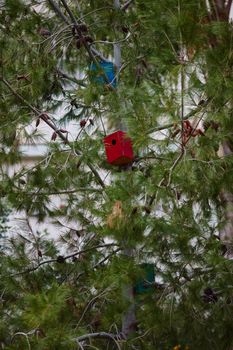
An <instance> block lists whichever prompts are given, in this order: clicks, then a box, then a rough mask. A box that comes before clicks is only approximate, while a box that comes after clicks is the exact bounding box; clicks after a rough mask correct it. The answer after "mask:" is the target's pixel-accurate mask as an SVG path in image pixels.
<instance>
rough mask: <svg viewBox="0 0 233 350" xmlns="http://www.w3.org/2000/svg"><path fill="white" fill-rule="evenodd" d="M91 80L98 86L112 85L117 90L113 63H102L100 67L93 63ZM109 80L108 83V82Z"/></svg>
mask: <svg viewBox="0 0 233 350" xmlns="http://www.w3.org/2000/svg"><path fill="white" fill-rule="evenodd" d="M90 73H91V80H92V81H93V82H94V83H97V84H101V85H104V84H110V85H111V86H112V87H114V88H116V85H117V84H116V76H115V67H114V64H113V63H112V62H106V61H100V62H99V67H98V66H97V65H96V64H95V63H92V64H91V66H90ZM106 80H108V82H107V81H106Z"/></svg>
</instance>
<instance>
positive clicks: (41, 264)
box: [9, 243, 120, 277]
mask: <svg viewBox="0 0 233 350" xmlns="http://www.w3.org/2000/svg"><path fill="white" fill-rule="evenodd" d="M116 246H118V244H115V243H106V244H100V245H97V246H94V247H90V248H87V249H84V250H80V251H78V252H75V253H73V254H69V255H66V256H64V257H63V260H64V261H65V260H67V259H70V258H73V257H75V256H77V255H81V254H84V253H86V252H89V251H91V250H94V249H99V248H107V247H116ZM119 250H120V248H119V249H118V250H117V251H119ZM114 252H115V251H114ZM110 255H112V253H111V254H110ZM55 262H57V259H49V260H45V261H41V262H40V263H39V264H38V265H36V266H34V267H31V268H28V269H26V270H24V271H22V272H18V273H15V274H12V275H10V276H9V277H15V276H21V275H25V274H28V273H31V272H34V271H36V270H38V269H39V268H40V267H41V266H43V265H47V264H51V263H55Z"/></svg>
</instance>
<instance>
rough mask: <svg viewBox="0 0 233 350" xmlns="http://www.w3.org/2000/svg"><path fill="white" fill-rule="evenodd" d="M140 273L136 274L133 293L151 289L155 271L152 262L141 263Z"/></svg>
mask: <svg viewBox="0 0 233 350" xmlns="http://www.w3.org/2000/svg"><path fill="white" fill-rule="evenodd" d="M140 268H141V270H142V273H141V274H140V276H138V279H137V280H136V283H135V286H134V292H135V294H142V293H146V292H149V291H152V290H153V285H154V282H155V272H154V265H153V264H147V263H144V264H141V265H140Z"/></svg>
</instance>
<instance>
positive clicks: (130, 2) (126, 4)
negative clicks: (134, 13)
mask: <svg viewBox="0 0 233 350" xmlns="http://www.w3.org/2000/svg"><path fill="white" fill-rule="evenodd" d="M132 2H134V0H128V1H126V3H125V4H123V5H122V6H121V10H122V11H125V10H127V8H128V7H129V5H130V4H132Z"/></svg>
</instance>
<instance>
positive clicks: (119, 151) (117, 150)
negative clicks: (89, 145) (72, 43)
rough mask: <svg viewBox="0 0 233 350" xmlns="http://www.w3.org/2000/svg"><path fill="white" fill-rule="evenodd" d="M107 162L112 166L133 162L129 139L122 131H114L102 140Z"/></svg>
mask: <svg viewBox="0 0 233 350" xmlns="http://www.w3.org/2000/svg"><path fill="white" fill-rule="evenodd" d="M104 145H105V151H106V155H107V160H108V162H109V163H110V164H113V165H123V164H129V163H132V161H133V158H134V156H133V148H132V141H131V139H130V137H128V136H127V134H126V133H125V132H123V131H121V130H120V131H116V132H114V133H113V134H110V135H108V136H106V137H105V138H104Z"/></svg>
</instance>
